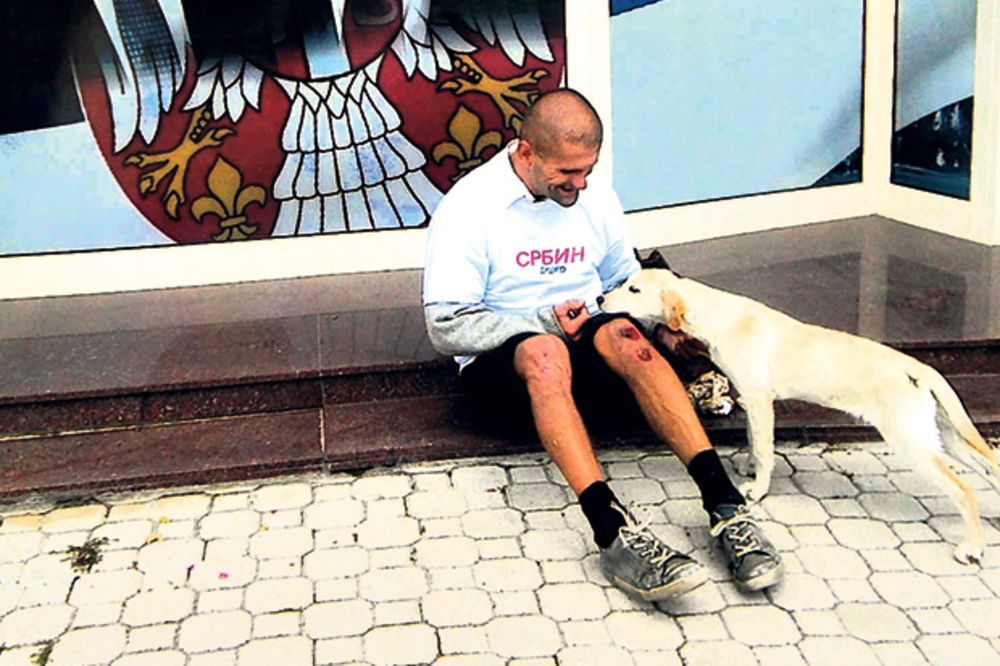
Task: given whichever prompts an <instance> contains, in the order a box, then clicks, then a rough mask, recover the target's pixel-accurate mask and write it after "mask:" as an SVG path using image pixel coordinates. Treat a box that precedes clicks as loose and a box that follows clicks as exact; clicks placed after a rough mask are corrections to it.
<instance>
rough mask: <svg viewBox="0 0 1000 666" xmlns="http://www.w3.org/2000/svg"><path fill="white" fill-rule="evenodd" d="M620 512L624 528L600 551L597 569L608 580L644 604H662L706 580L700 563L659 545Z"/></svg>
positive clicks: (706, 576) (640, 526) (633, 521)
mask: <svg viewBox="0 0 1000 666" xmlns="http://www.w3.org/2000/svg"><path fill="white" fill-rule="evenodd" d="M615 508H618V507H615ZM622 513H624V514H625V520H626V524H625V526H623V527H622V528H621V529H620V530H619V531H618V536H617V537H615V540H614V541H613V542H612V543H611V545H610V546H608V547H607V548H601V549H600V551H601V570H602V571H603V572H604V575H605V576H607V578H608V580H609V581H611V582H612V583H614V584H615V585H617V586H618V587H619V588H621V589H622V590H624V591H625V592H627V593H629V594H631V595H633V596H636V597H639V598H640V599H643V600H645V601H662V600H664V599H670V598H673V597H677V596H680V595H682V594H684V593H685V592H688V591H690V590H693V589H694V588H696V587H698V586H699V585H701V584H702V583H704V582H705V581H706V580H708V572H706V571H705V569H704V568H703V567H702V566H701V565H700V564H698V563H697V562H695V561H694V560H692V559H691V558H690V557H688V556H687V555H684V554H682V553H679V552H677V551H676V550H674V549H673V548H671V547H670V546H668V545H667V544H665V543H663V541H661V540H660V539H659V537H657V536H656V535H655V534H653V532H652V530H650V529H649V527H647V526H644V525H639V524H638V523H636V521H635V519H633V518H632V516H631V515H629V513H628V512H627V511H624V510H622Z"/></svg>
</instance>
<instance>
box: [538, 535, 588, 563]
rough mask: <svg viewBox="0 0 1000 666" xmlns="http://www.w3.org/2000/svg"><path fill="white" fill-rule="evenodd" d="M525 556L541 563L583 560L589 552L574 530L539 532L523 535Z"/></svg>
mask: <svg viewBox="0 0 1000 666" xmlns="http://www.w3.org/2000/svg"><path fill="white" fill-rule="evenodd" d="M521 545H522V546H523V548H524V555H525V557H528V558H530V559H532V560H537V561H539V562H541V561H545V560H575V561H580V560H581V559H583V558H584V557H585V556H586V555H587V552H588V550H589V548H588V546H587V544H585V543H584V541H583V538H581V537H580V534H579V533H578V532H576V531H574V530H537V531H533V532H527V533H525V534H522V535H521Z"/></svg>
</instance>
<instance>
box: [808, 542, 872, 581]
mask: <svg viewBox="0 0 1000 666" xmlns="http://www.w3.org/2000/svg"><path fill="white" fill-rule="evenodd" d="M796 554H797V555H798V557H799V559H800V560H801V561H802V566H804V567H805V569H806V571H808V572H809V573H811V574H813V575H816V576H819V577H820V578H825V579H827V580H829V579H835V578H867V577H868V575H869V574H870V573H871V570H870V569H869V568H868V565H867V564H865V561H864V558H862V557H861V556H860V555H858V554H857V552H855V551H853V550H851V549H849V548H844V547H843V546H806V547H804V548H800V549H798V550H797V551H796Z"/></svg>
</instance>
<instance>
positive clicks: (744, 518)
mask: <svg viewBox="0 0 1000 666" xmlns="http://www.w3.org/2000/svg"><path fill="white" fill-rule="evenodd" d="M755 527H756V525H755V523H754V522H753V519H752V518H751V517H750V516H749V515H748V512H747V511H746V509H741V510H740V511H739V512H737V513H736V515H734V516H733V517H732V518H729V519H728V520H723V521H720V522H719V523H718V524H716V525H715V526H714V527H712V529H711V530H710V531H711V534H712V536H714V537H717V536H719V535H720V534H722V535H723V538H725V539H726V540H727V541H728V542H729V543H731V544H732V547H733V553H734V554H735V555H736V556H737V557H743V556H744V555H747V554H749V553H754V552H757V551H760V550H762V549H763V548H762V545H761V543H760V540H759V539H758V538H757V532H756V530H755V529H754V528H755Z"/></svg>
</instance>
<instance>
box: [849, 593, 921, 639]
mask: <svg viewBox="0 0 1000 666" xmlns="http://www.w3.org/2000/svg"><path fill="white" fill-rule="evenodd" d="M837 615H839V616H840V620H841V622H843V623H844V627H845V628H846V629H847V631H848V632H849V633H850V635H852V636H854V637H856V638H860V639H862V640H864V641H868V642H875V641H908V640H912V639H913V638H915V637H916V635H917V630H916V628H915V627H914V626H913V623H912V622H910V620H909V618H908V617H907V616H906V614H905V613H903V611H901V610H899V609H898V608H896V607H895V606H890V605H889V604H858V603H847V604H840V605H839V606H837Z"/></svg>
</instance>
